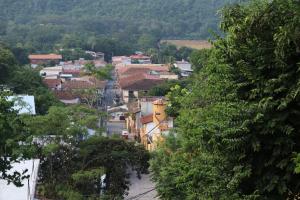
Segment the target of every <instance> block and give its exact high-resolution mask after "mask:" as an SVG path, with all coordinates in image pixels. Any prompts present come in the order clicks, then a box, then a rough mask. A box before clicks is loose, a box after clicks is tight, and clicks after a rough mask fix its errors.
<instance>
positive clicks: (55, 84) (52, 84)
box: [43, 79, 62, 90]
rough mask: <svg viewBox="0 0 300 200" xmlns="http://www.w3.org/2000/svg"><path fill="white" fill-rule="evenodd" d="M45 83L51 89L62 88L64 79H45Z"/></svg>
mask: <svg viewBox="0 0 300 200" xmlns="http://www.w3.org/2000/svg"><path fill="white" fill-rule="evenodd" d="M43 83H44V84H45V85H46V86H47V87H48V88H49V89H50V90H61V86H62V80H61V79H43Z"/></svg>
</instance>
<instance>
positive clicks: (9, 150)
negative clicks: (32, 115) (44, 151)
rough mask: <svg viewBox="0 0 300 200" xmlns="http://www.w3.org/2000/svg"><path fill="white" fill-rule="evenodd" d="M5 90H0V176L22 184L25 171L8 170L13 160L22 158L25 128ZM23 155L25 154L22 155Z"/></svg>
mask: <svg viewBox="0 0 300 200" xmlns="http://www.w3.org/2000/svg"><path fill="white" fill-rule="evenodd" d="M8 95H9V94H8V93H7V92H2V91H0V130H1V131H0V178H1V179H4V180H6V181H8V183H11V182H12V183H13V184H15V185H16V186H22V184H21V182H22V180H23V179H25V178H26V176H25V175H24V174H25V173H26V171H22V172H17V171H15V172H9V170H10V169H11V168H12V165H11V164H12V163H13V162H18V160H19V159H20V158H22V153H21V148H20V146H19V142H20V141H24V140H25V138H26V136H28V134H27V132H26V128H25V126H24V123H23V121H22V119H21V117H20V116H18V111H16V110H13V109H12V107H13V105H14V102H12V101H7V96H8ZM23 156H25V155H23Z"/></svg>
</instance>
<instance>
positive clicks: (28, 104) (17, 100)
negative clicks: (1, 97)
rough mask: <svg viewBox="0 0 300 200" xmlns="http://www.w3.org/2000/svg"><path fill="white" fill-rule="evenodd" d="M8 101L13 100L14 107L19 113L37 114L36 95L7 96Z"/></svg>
mask: <svg viewBox="0 0 300 200" xmlns="http://www.w3.org/2000/svg"><path fill="white" fill-rule="evenodd" d="M7 99H8V101H13V102H14V106H13V109H14V110H16V111H18V113H19V114H29V115H36V111H35V101H34V96H28V95H16V96H9V97H7Z"/></svg>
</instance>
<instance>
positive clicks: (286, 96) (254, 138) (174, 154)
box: [152, 0, 300, 200]
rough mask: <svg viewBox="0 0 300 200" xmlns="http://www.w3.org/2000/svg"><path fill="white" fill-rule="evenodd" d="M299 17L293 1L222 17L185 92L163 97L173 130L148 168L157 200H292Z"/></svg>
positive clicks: (255, 5)
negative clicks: (172, 112) (168, 102)
mask: <svg viewBox="0 0 300 200" xmlns="http://www.w3.org/2000/svg"><path fill="white" fill-rule="evenodd" d="M299 10H300V7H299V4H298V2H296V1H293V0H274V1H253V2H252V3H250V4H249V5H243V6H242V5H235V6H232V7H227V8H226V9H224V10H223V14H222V18H223V20H222V23H221V27H222V30H223V31H224V32H225V33H226V37H225V38H219V39H217V40H216V41H215V42H214V49H213V50H212V51H211V52H210V53H209V58H208V60H207V61H205V62H204V65H203V66H201V67H200V68H199V70H200V72H199V74H198V75H197V76H196V77H195V79H194V81H193V84H192V87H190V88H188V89H185V92H184V93H183V94H184V95H182V89H180V88H177V89H174V90H175V91H172V92H171V94H170V95H171V96H173V97H174V98H173V99H171V105H172V104H175V105H176V107H173V108H174V109H180V110H179V111H178V117H177V120H176V124H177V128H176V129H175V133H174V134H173V135H171V136H169V137H168V138H167V140H166V143H165V145H164V146H162V147H161V148H160V149H159V150H158V151H157V152H156V153H155V158H154V159H153V161H152V170H153V172H154V176H153V178H154V180H155V181H156V182H157V189H158V191H159V194H160V196H161V197H162V199H278V200H279V199H297V198H298V196H299V192H300V185H299V178H300V177H299V174H297V173H299V155H297V153H299V151H300V146H299V139H300V138H299V135H300V134H299V130H300V129H299V128H300V127H299V123H298V119H299V117H300V116H299V98H300V97H299V92H298V91H299V84H298V81H297V80H299V73H298V70H299V41H300V37H299V34H298V27H299V25H300V15H299ZM287 13H289V14H287ZM196 57H197V56H196ZM198 57H199V59H198V60H201V59H203V58H202V57H201V55H198ZM196 60H197V59H196ZM177 93H179V94H181V95H178V94H177ZM177 104H179V106H178V105H177ZM174 174H176V176H174Z"/></svg>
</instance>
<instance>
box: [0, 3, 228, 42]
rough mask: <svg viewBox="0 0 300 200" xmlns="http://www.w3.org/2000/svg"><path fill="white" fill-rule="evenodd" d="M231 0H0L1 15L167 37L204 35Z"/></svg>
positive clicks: (214, 26) (69, 27)
mask: <svg viewBox="0 0 300 200" xmlns="http://www.w3.org/2000/svg"><path fill="white" fill-rule="evenodd" d="M233 2H234V0H211V1H207V0H151V1H149V0H110V1H107V0H96V1H95V0H64V1H61V0H48V1H46V0H0V7H1V8H5V10H4V11H2V12H1V14H0V15H1V17H2V18H3V19H8V20H12V21H13V22H16V23H17V24H31V25H35V24H52V25H58V26H62V27H63V28H64V29H65V30H74V29H76V30H81V31H83V30H85V31H90V32H96V33H98V34H109V33H113V32H115V31H119V32H122V31H128V30H130V29H133V30H134V31H135V32H149V31H150V32H154V33H156V34H159V35H161V36H163V37H167V38H195V39H205V38H207V37H208V36H209V33H208V31H207V30H208V29H212V30H216V29H217V24H218V17H217V14H216V13H217V10H219V9H220V8H221V7H223V6H224V5H225V4H227V3H233Z"/></svg>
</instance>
